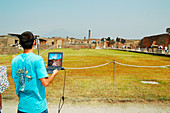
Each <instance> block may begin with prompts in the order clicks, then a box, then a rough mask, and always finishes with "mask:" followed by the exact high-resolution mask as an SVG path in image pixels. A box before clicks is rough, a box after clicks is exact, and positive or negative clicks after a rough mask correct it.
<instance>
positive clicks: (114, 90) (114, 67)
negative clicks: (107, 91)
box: [113, 60, 115, 101]
mask: <svg viewBox="0 0 170 113" xmlns="http://www.w3.org/2000/svg"><path fill="white" fill-rule="evenodd" d="M114 95H115V60H113V101H115V99H114Z"/></svg>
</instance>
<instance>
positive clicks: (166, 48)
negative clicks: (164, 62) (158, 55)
mask: <svg viewBox="0 0 170 113" xmlns="http://www.w3.org/2000/svg"><path fill="white" fill-rule="evenodd" d="M167 52H168V47H167V45H165V53H167Z"/></svg>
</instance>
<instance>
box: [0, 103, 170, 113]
mask: <svg viewBox="0 0 170 113" xmlns="http://www.w3.org/2000/svg"><path fill="white" fill-rule="evenodd" d="M48 107H49V109H48V111H49V113H57V108H58V105H51V104H48ZM16 111H17V105H15V104H11V103H4V104H3V110H2V113H16ZM61 113H170V104H168V103H153V102H152V103H146V102H145V103H130V102H127V103H114V104H107V103H102V104H101V103H97V104H94V103H90V104H88V103H81V104H79V103H76V104H65V105H64V107H63V109H62V110H61Z"/></svg>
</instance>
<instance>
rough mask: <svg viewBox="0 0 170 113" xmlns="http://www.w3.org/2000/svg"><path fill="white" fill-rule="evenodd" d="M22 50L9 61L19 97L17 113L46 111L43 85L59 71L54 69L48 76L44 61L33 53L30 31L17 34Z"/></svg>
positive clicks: (32, 37) (45, 112) (32, 39)
mask: <svg viewBox="0 0 170 113" xmlns="http://www.w3.org/2000/svg"><path fill="white" fill-rule="evenodd" d="M19 39H20V44H21V46H22V47H23V48H24V52H23V53H21V54H20V55H18V56H16V57H15V58H13V60H12V62H11V69H12V78H13V80H14V83H15V90H16V94H17V96H18V97H19V104H18V113H48V109H47V100H46V95H45V87H46V86H48V85H49V84H50V83H51V82H52V81H53V80H54V78H55V76H56V75H57V74H58V73H59V71H58V70H57V69H56V70H54V71H53V73H52V75H51V76H48V74H47V71H46V68H45V62H44V60H43V58H42V57H41V56H38V55H35V54H34V53H33V47H34V45H35V38H34V35H33V34H32V33H31V32H24V33H22V34H21V36H19Z"/></svg>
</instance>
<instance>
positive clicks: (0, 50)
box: [0, 47, 19, 55]
mask: <svg viewBox="0 0 170 113" xmlns="http://www.w3.org/2000/svg"><path fill="white" fill-rule="evenodd" d="M18 52H19V49H18V48H17V47H1V48H0V54H1V55H4V54H18Z"/></svg>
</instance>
